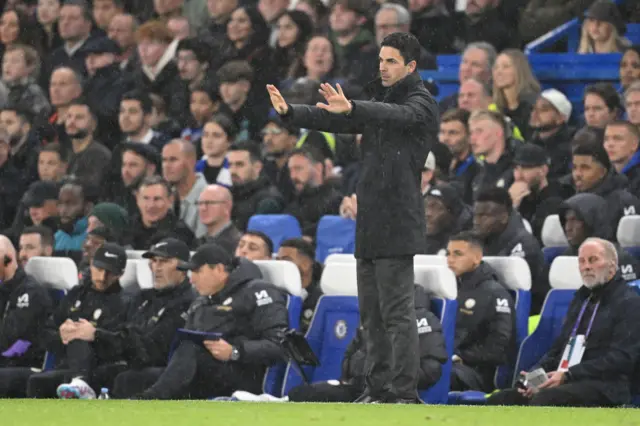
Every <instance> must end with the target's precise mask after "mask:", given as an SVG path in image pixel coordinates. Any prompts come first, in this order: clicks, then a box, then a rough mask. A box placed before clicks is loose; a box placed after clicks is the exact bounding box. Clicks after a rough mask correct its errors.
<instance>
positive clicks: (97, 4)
mask: <svg viewBox="0 0 640 426" xmlns="http://www.w3.org/2000/svg"><path fill="white" fill-rule="evenodd" d="M122 12H124V2H123V0H93V8H92V14H93V20H94V22H95V23H96V26H97V27H98V28H100V29H101V30H103V31H105V32H106V31H108V30H109V25H110V24H111V21H112V20H113V18H114V17H115V16H116V15H118V14H120V13H122Z"/></svg>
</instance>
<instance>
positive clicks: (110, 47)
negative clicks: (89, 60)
mask: <svg viewBox="0 0 640 426" xmlns="http://www.w3.org/2000/svg"><path fill="white" fill-rule="evenodd" d="M82 51H83V52H84V53H86V54H87V55H90V54H92V53H96V54H102V53H113V54H114V55H119V54H120V53H122V51H121V50H120V46H118V43H116V42H115V41H113V40H111V39H110V38H109V37H101V38H97V39H94V40H89V41H88V42H87V45H86V46H85V47H84V49H82Z"/></svg>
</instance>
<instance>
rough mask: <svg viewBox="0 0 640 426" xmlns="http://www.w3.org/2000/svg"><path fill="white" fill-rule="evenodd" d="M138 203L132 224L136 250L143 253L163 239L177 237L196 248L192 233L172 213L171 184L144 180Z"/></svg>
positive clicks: (148, 179) (138, 193) (131, 234)
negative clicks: (145, 249) (146, 248)
mask: <svg viewBox="0 0 640 426" xmlns="http://www.w3.org/2000/svg"><path fill="white" fill-rule="evenodd" d="M136 200H137V204H138V213H137V214H136V215H134V216H133V218H131V220H130V221H129V223H130V224H131V232H130V233H129V235H130V236H131V245H132V246H133V248H134V250H144V248H145V247H150V246H151V245H152V241H154V242H155V241H159V239H160V238H163V237H174V238H177V239H179V240H182V241H184V242H185V244H187V245H188V246H189V247H192V246H193V243H194V235H193V232H192V231H191V230H190V229H189V228H188V227H187V225H185V223H184V222H183V221H181V220H180V219H179V218H178V217H176V215H175V213H174V212H173V211H172V210H171V207H172V205H173V203H174V194H173V190H172V187H171V184H170V183H169V182H167V181H166V180H164V179H163V178H161V177H160V176H152V177H148V178H144V179H143V180H142V182H141V183H140V186H139V187H138V191H137V193H136Z"/></svg>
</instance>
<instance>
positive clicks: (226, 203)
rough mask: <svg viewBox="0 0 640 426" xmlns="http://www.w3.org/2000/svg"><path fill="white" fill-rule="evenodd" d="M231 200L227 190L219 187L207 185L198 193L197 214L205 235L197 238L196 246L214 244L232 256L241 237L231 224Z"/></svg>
mask: <svg viewBox="0 0 640 426" xmlns="http://www.w3.org/2000/svg"><path fill="white" fill-rule="evenodd" d="M232 209H233V199H232V198H231V192H230V191H229V189H227V188H225V187H224V186H221V185H209V186H207V187H205V188H204V189H203V190H202V192H201V193H200V198H199V199H198V214H199V216H200V222H202V224H203V225H204V226H206V228H207V231H206V234H205V235H203V236H202V237H200V238H198V245H202V244H208V243H216V244H217V245H219V246H220V247H222V248H223V249H225V250H226V251H227V252H228V253H229V254H231V255H233V253H235V251H236V247H237V246H238V242H239V241H240V238H241V237H242V233H241V232H240V231H238V228H236V227H235V225H234V224H233V222H231V210H232Z"/></svg>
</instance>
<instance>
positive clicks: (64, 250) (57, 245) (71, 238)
mask: <svg viewBox="0 0 640 426" xmlns="http://www.w3.org/2000/svg"><path fill="white" fill-rule="evenodd" d="M89 191H90V190H89V189H88V188H87V187H85V185H83V184H82V183H81V182H80V181H79V180H74V179H70V180H68V181H66V182H64V183H63V184H62V187H61V188H60V193H59V195H58V216H59V217H60V227H59V229H58V231H57V232H56V233H55V235H54V238H55V242H54V245H53V250H54V251H55V252H57V253H59V254H66V255H70V254H71V253H70V252H76V253H78V254H79V252H80V251H81V250H82V243H83V242H84V239H85V238H86V236H87V227H88V226H89V221H88V217H87V216H88V214H89V212H90V211H91V209H92V208H93V200H92V199H91V198H92V197H91V194H90V192H89Z"/></svg>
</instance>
